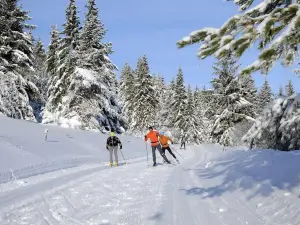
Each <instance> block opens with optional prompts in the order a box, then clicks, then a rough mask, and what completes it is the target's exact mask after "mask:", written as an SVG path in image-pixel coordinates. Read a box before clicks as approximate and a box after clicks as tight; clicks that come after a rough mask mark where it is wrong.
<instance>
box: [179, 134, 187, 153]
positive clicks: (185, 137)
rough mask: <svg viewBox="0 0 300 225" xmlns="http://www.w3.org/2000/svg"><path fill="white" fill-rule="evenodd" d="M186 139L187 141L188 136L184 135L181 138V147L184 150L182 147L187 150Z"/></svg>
mask: <svg viewBox="0 0 300 225" xmlns="http://www.w3.org/2000/svg"><path fill="white" fill-rule="evenodd" d="M186 139H187V135H186V134H183V135H182V137H181V146H180V149H182V147H183V148H184V150H185V143H186Z"/></svg>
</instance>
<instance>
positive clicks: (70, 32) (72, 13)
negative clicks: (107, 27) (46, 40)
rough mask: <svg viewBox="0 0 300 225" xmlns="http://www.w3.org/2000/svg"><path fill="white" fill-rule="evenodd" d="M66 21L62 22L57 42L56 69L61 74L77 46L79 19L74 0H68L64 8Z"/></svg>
mask: <svg viewBox="0 0 300 225" xmlns="http://www.w3.org/2000/svg"><path fill="white" fill-rule="evenodd" d="M66 20H67V21H66V23H64V24H63V28H64V29H63V31H62V34H63V37H62V39H61V40H60V43H59V52H58V57H59V66H58V71H59V73H60V75H61V76H62V75H63V74H64V72H65V71H66V70H68V69H69V68H67V67H68V66H69V63H68V62H70V60H71V59H72V57H74V54H75V53H74V51H75V50H76V48H77V47H78V46H79V35H80V19H79V16H78V11H77V6H76V3H75V0H70V2H69V5H68V7H67V9H66Z"/></svg>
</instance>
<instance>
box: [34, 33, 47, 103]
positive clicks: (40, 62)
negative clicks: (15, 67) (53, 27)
mask: <svg viewBox="0 0 300 225" xmlns="http://www.w3.org/2000/svg"><path fill="white" fill-rule="evenodd" d="M33 54H34V59H35V60H34V67H35V74H36V78H37V81H36V85H37V87H38V88H39V90H40V93H41V96H42V101H43V102H44V103H45V102H46V100H47V91H48V86H47V83H48V80H49V76H48V73H47V72H46V58H47V56H46V51H45V48H44V44H43V42H42V40H41V38H39V39H38V40H37V42H36V43H35V45H34V47H33Z"/></svg>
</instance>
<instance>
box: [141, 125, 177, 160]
mask: <svg viewBox="0 0 300 225" xmlns="http://www.w3.org/2000/svg"><path fill="white" fill-rule="evenodd" d="M158 137H159V133H158V132H157V131H154V130H153V127H149V133H148V134H146V135H145V141H146V142H147V141H148V139H150V141H151V146H152V158H153V166H156V152H155V150H156V149H157V150H158V151H159V153H160V155H161V156H162V157H163V159H164V160H165V162H167V163H169V164H170V163H171V162H170V161H169V160H168V158H167V157H166V155H165V153H163V151H162V149H161V146H160V143H159V140H158Z"/></svg>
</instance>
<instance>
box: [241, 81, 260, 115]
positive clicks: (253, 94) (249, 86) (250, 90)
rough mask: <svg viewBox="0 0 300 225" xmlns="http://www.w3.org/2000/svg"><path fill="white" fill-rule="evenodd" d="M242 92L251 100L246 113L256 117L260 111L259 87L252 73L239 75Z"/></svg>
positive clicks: (244, 96)
mask: <svg viewBox="0 0 300 225" xmlns="http://www.w3.org/2000/svg"><path fill="white" fill-rule="evenodd" d="M239 86H240V94H241V97H243V98H244V99H245V100H247V101H248V102H250V103H251V104H250V105H248V108H244V109H243V110H245V111H246V112H244V113H245V114H246V115H248V116H250V117H252V118H256V116H257V112H258V100H257V88H256V87H255V82H254V80H253V78H252V76H251V75H248V76H240V77H239Z"/></svg>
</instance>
